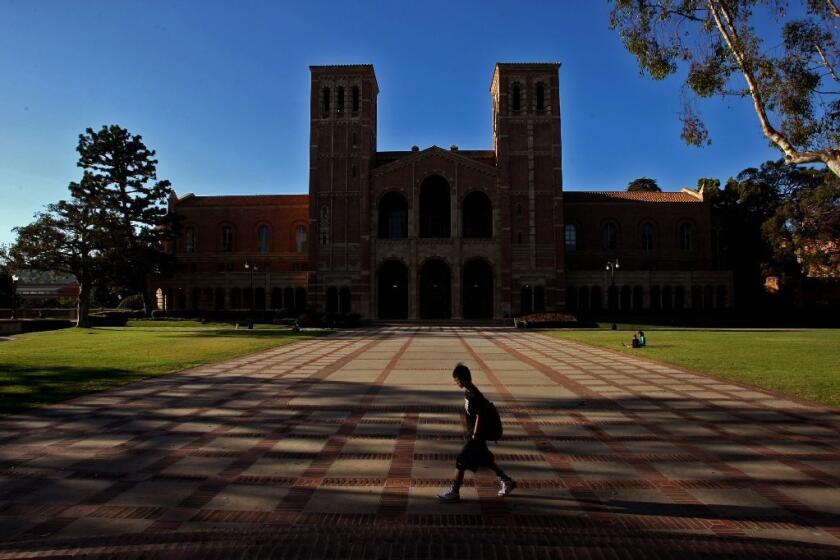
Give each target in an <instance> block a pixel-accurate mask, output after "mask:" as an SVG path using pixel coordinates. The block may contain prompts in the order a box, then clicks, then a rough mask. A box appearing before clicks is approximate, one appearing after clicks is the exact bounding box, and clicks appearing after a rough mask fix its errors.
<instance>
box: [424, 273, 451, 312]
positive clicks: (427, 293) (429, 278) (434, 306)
mask: <svg viewBox="0 0 840 560" xmlns="http://www.w3.org/2000/svg"><path fill="white" fill-rule="evenodd" d="M419 285H420V317H421V318H423V319H449V318H450V317H451V316H452V274H451V272H450V270H449V265H448V264H446V262H444V261H443V260H442V259H429V260H427V261H426V262H425V263H423V266H422V267H421V268H420V282H419Z"/></svg>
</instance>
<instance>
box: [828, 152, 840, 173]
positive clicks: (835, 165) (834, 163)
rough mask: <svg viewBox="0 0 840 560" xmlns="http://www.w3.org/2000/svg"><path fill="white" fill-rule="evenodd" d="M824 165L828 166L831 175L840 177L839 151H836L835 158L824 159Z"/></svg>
mask: <svg viewBox="0 0 840 560" xmlns="http://www.w3.org/2000/svg"><path fill="white" fill-rule="evenodd" d="M825 164H826V165H827V166H828V168H829V169H830V170H831V172H832V173H834V174H835V175H837V176H838V177H840V151H838V155H837V156H836V157H832V158H830V159H826V160H825Z"/></svg>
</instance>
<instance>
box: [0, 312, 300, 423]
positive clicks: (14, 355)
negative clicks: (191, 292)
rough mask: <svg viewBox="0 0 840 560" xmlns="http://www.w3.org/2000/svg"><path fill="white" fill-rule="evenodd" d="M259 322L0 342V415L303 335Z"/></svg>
mask: <svg viewBox="0 0 840 560" xmlns="http://www.w3.org/2000/svg"><path fill="white" fill-rule="evenodd" d="M310 336H312V335H311V334H308V333H294V332H292V331H290V330H288V329H286V328H277V327H274V328H269V326H266V325H258V328H256V329H254V330H247V329H234V328H232V327H231V326H229V325H202V324H196V325H190V324H182V325H171V324H167V325H166V326H154V327H147V326H132V327H126V328H113V329H106V328H96V329H78V328H71V329H63V330H59V331H51V332H39V333H31V334H24V335H19V336H16V337H14V338H13V339H11V340H6V341H2V342H0V414H8V413H11V412H16V411H20V410H24V409H26V408H31V407H34V406H39V405H43V404H48V403H53V402H57V401H61V400H65V399H68V398H72V397H75V396H78V395H81V394H84V393H90V392H93V391H101V390H103V389H108V388H111V387H116V386H118V385H123V384H125V383H131V382H134V381H138V380H140V379H143V378H145V377H150V376H154V375H161V374H166V373H172V372H176V371H180V370H183V369H187V368H190V367H194V366H197V365H200V364H206V363H210V362H217V361H220V360H225V359H228V358H232V357H234V356H241V355H243V354H249V353H252V352H257V351H260V350H265V349H267V348H272V347H275V346H280V345H283V344H288V343H290V342H294V341H295V340H300V339H302V338H308V337H310Z"/></svg>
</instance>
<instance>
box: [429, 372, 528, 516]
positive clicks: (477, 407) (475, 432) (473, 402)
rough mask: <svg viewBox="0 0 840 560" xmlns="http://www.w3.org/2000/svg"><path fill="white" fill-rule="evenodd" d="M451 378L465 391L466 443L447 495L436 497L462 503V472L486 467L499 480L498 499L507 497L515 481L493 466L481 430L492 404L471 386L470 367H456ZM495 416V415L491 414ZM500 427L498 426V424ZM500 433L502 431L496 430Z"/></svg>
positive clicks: (457, 460) (448, 501)
mask: <svg viewBox="0 0 840 560" xmlns="http://www.w3.org/2000/svg"><path fill="white" fill-rule="evenodd" d="M452 378H453V379H454V380H455V383H456V384H457V385H458V387H460V388H462V389H464V408H465V411H464V412H465V414H466V416H467V433H466V434H465V435H466V438H467V442H466V443H465V444H464V447H463V448H462V449H461V452H460V453H459V454H458V457H457V458H456V459H455V479H454V480H453V481H452V486H451V487H450V488H449V490H447V491H446V492H443V493H441V494H439V495H438V498H439V499H440V501H442V502H446V503H454V502H458V501H460V500H461V494H460V491H461V484H462V483H463V482H464V471H467V470H470V471H473V472H476V471H478V469H479V468H481V467H488V468H489V469H490V470H492V471H493V472H494V473H496V476H498V477H499V482H500V483H501V486H502V488H501V490H499V496H507V495H509V494H510V493H511V492H513V490H514V489H515V488H516V486H517V485H516V481H515V480H513V479H512V478H511V477H509V476H508V475H507V474H505V472H504V471H503V470H502V469H500V468H499V466H498V465H497V464H496V458H495V457H494V456H493V452H492V451H490V449H488V448H487V440H486V438H485V433H486V431H485V430H484V429H483V428H482V426H483V425H485V424H490V420H491V418H490V417H491V415H493V413H494V412H495V408H494V407H493V405H492V403H490V401H488V400H487V399H486V398H485V397H484V395H483V394H482V393H481V391H479V390H478V387H476V386H475V385H473V382H472V374H471V373H470V368H468V367H467V366H465V365H464V364H458V365H456V366H455V369H454V370H453V371H452ZM494 416H495V415H494ZM499 425H501V424H499ZM499 433H501V430H499Z"/></svg>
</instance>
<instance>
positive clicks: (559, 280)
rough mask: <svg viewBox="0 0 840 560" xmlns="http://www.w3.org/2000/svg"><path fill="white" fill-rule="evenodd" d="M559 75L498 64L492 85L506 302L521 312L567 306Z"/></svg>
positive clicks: (549, 67) (548, 68)
mask: <svg viewBox="0 0 840 560" xmlns="http://www.w3.org/2000/svg"><path fill="white" fill-rule="evenodd" d="M559 68H560V64H558V63H516V64H503V63H498V64H496V69H495V72H494V74H493V82H492V84H491V86H490V94H491V99H492V104H493V107H492V110H493V149H494V151H495V152H496V161H497V164H498V167H499V192H500V198H501V200H502V201H503V204H504V206H503V207H502V208H503V210H502V212H503V214H504V215H503V217H502V220H503V228H502V229H503V231H502V232H501V233H502V235H503V239H502V241H501V243H502V246H501V253H502V283H503V290H505V289H507V290H509V291H508V293H507V294H503V300H504V299H507V301H508V302H509V304H510V306H511V309H510V311H511V312H513V313H517V312H528V311H541V310H544V311H555V310H561V309H563V307H564V306H565V278H564V264H565V263H564V261H565V259H564V251H565V246H564V231H565V228H564V222H563V169H562V159H561V135H560V85H559V76H558V72H559ZM505 295H507V296H508V297H507V298H505Z"/></svg>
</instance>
